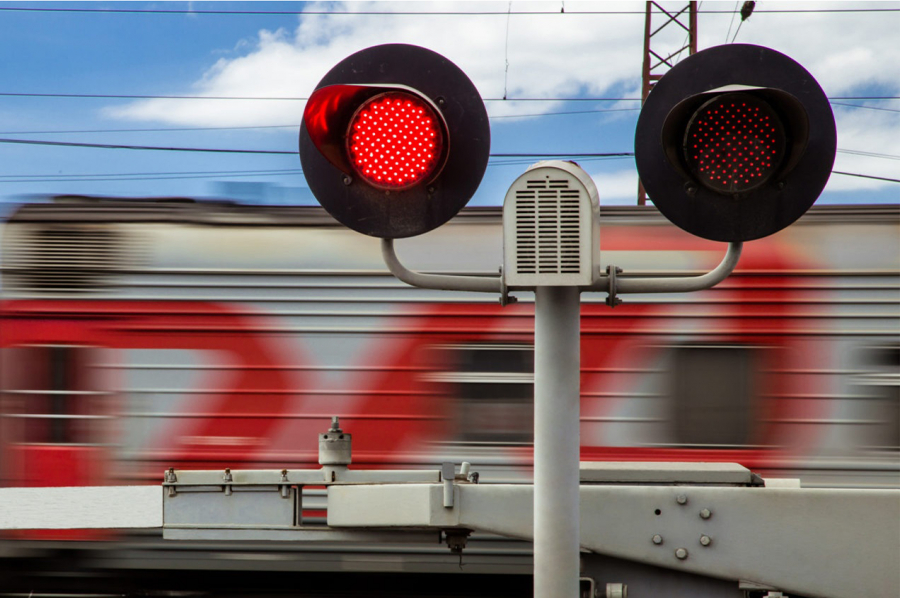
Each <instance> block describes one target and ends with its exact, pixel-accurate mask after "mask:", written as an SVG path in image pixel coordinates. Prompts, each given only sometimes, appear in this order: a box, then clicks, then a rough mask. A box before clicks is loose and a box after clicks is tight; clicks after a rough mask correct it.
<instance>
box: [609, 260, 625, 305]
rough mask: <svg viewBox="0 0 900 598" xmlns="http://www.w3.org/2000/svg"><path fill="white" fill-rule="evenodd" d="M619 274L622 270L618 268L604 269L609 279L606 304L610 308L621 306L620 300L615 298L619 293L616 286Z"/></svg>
mask: <svg viewBox="0 0 900 598" xmlns="http://www.w3.org/2000/svg"><path fill="white" fill-rule="evenodd" d="M621 273H622V268H619V267H618V266H607V267H606V276H607V277H608V278H609V291H608V292H609V295H607V297H606V304H607V305H608V306H610V307H615V306H617V305H621V304H622V300H621V299H619V298H618V297H617V296H616V294H617V293H618V292H619V287H618V285H617V284H616V282H617V280H618V278H617V276H618V275H619V274H621Z"/></svg>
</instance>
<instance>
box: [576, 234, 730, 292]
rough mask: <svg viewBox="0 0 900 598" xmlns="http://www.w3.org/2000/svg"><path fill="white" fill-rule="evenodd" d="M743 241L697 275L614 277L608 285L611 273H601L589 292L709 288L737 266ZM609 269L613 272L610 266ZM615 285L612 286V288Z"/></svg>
mask: <svg viewBox="0 0 900 598" xmlns="http://www.w3.org/2000/svg"><path fill="white" fill-rule="evenodd" d="M742 247H743V243H740V242H734V243H729V244H728V251H726V252H725V257H724V258H722V261H721V263H719V265H718V266H716V267H715V268H713V269H712V270H710V271H709V272H707V273H706V274H702V275H700V276H683V277H666V278H625V277H622V276H614V275H613V276H614V280H615V284H614V285H610V275H609V274H607V275H605V276H601V277H600V279H599V280H598V281H597V282H596V283H594V284H593V285H591V286H590V287H589V288H588V290H590V291H607V292H609V294H610V297H611V298H614V297H615V295H616V294H617V293H687V292H691V291H702V290H703V289H709V288H712V287H714V286H716V285H717V284H719V283H720V282H722V281H723V280H725V278H727V277H728V275H729V274H731V273H732V271H734V268H735V266H737V263H738V259H739V258H740V257H741V248H742ZM611 271H615V268H614V267H611ZM611 287H614V288H611Z"/></svg>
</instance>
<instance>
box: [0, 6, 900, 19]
mask: <svg viewBox="0 0 900 598" xmlns="http://www.w3.org/2000/svg"><path fill="white" fill-rule="evenodd" d="M0 12H44V13H55V12H60V13H98V14H156V15H220V16H230V15H260V16H266V15H273V16H278V15H282V16H285V15H286V16H303V15H330V16H349V15H369V16H379V15H380V16H436V17H437V16H506V15H507V14H508V13H507V11H421V10H403V11H396V12H392V11H385V10H347V11H331V10H191V9H175V8H167V9H163V8H158V9H148V8H56V7H46V8H45V7H36V6H6V7H0ZM703 12H704V13H705V14H730V13H731V12H732V11H730V10H705V11H703ZM755 12H756V14H761V13H770V14H779V13H780V14H792V13H793V14H803V13H877V12H900V8H871V7H870V8H781V9H779V8H772V9H761V10H757V11H755ZM512 14H514V15H534V16H551V15H641V16H643V15H644V14H645V11H643V10H566V11H565V12H560V11H543V10H542V11H534V10H524V11H516V12H513V13H512Z"/></svg>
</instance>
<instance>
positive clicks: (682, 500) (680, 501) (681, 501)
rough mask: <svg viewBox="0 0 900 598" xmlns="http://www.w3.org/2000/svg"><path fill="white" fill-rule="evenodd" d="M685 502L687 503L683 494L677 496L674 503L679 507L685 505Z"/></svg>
mask: <svg viewBox="0 0 900 598" xmlns="http://www.w3.org/2000/svg"><path fill="white" fill-rule="evenodd" d="M687 501H688V499H687V496H685V495H684V494H679V495H678V496H676V497H675V502H677V503H678V504H680V505H686V504H687Z"/></svg>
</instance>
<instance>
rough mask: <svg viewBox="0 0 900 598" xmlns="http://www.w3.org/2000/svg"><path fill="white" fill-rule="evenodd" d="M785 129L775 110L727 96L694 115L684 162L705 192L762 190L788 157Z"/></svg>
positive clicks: (748, 97)
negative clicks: (705, 189)
mask: <svg viewBox="0 0 900 598" xmlns="http://www.w3.org/2000/svg"><path fill="white" fill-rule="evenodd" d="M785 148H786V140H785V132H784V126H783V125H782V123H781V119H779V118H778V115H777V114H776V113H775V111H774V110H773V109H772V107H771V106H770V105H769V104H768V103H767V102H765V101H764V100H761V99H759V98H757V97H754V96H752V95H749V94H746V93H727V94H722V95H719V96H716V97H714V98H713V99H711V100H709V101H708V102H706V103H705V104H703V105H702V106H700V108H699V109H698V110H697V111H696V112H695V113H694V115H693V117H692V118H691V120H690V122H689V123H688V126H687V129H686V131H685V136H684V158H685V162H686V163H687V166H688V168H689V169H690V171H691V173H692V174H693V175H694V177H696V179H697V180H698V181H699V182H700V183H701V184H702V185H704V186H705V187H707V188H709V189H712V190H713V191H717V192H720V193H743V192H747V191H752V190H753V189H756V188H758V187H760V186H762V185H764V184H765V183H766V182H767V181H768V180H769V179H771V178H772V176H773V175H774V174H775V173H776V172H777V171H778V169H779V167H780V166H781V164H782V163H783V162H784V159H785V153H786V149H785Z"/></svg>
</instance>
